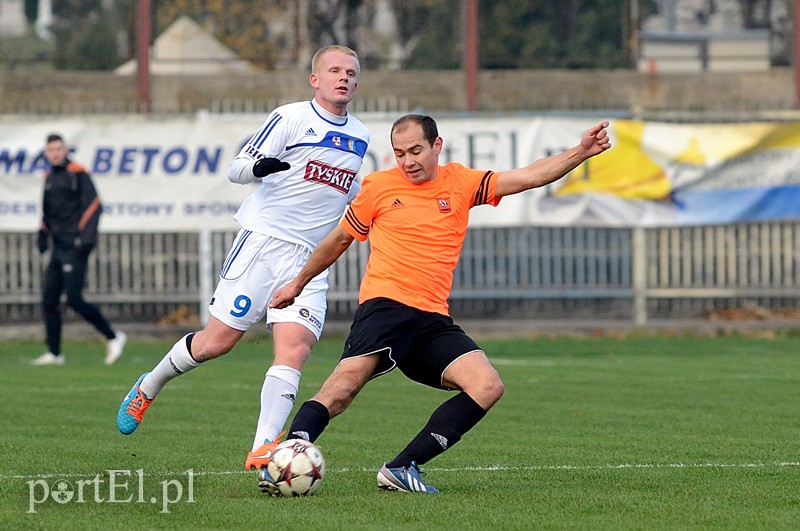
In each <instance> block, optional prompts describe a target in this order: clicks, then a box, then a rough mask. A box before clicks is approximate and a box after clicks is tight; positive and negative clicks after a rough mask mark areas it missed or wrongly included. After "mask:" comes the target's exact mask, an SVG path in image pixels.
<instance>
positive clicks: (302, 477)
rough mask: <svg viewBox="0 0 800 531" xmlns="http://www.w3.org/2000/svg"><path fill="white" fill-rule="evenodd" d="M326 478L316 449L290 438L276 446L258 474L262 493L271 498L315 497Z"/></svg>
mask: <svg viewBox="0 0 800 531" xmlns="http://www.w3.org/2000/svg"><path fill="white" fill-rule="evenodd" d="M324 476H325V459H324V458H323V457H322V452H320V451H319V448H317V447H316V446H314V444H313V443H310V442H308V441H306V440H303V439H289V440H287V441H284V442H282V443H280V444H279V445H278V446H276V447H275V451H274V452H273V453H272V459H271V460H270V462H269V465H267V467H266V468H262V469H261V471H260V472H259V473H258V486H259V487H261V492H264V493H265V494H269V495H271V496H307V495H311V494H314V492H316V490H317V489H318V488H319V487H320V485H322V478H323V477H324Z"/></svg>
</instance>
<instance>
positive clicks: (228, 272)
mask: <svg viewBox="0 0 800 531" xmlns="http://www.w3.org/2000/svg"><path fill="white" fill-rule="evenodd" d="M310 255H311V250H310V249H308V248H307V247H305V246H304V245H299V244H296V243H291V242H287V241H284V240H278V239H276V238H273V237H271V236H265V235H263V234H258V233H257V232H252V231H249V230H246V229H242V230H240V231H239V234H237V236H236V240H234V242H233V246H232V247H231V250H230V252H229V253H228V257H227V258H226V259H225V263H223V264H222V268H221V269H220V273H219V284H217V289H216V290H215V291H214V297H213V298H212V299H211V304H210V305H209V310H210V312H211V315H213V316H214V317H216V318H217V319H219V320H220V321H222V322H223V323H225V324H226V325H228V326H230V327H231V328H235V329H236V330H242V331H245V330H249V329H250V328H251V327H252V326H253V325H255V324H256V323H258V322H259V321H261V320H262V319H263V318H264V316H265V315H266V317H267V330H271V329H272V324H273V323H299V324H301V325H303V326H305V327H306V328H308V329H309V330H311V332H313V333H314V335H315V336H316V337H317V339H319V336H320V333H322V325H323V324H324V323H325V311H326V310H327V307H328V305H327V301H326V299H325V295H326V293H327V291H328V272H327V271H324V272H322V273H320V274H319V275H317V276H316V277H314V279H313V280H311V282H309V283H308V285H307V286H306V287H305V289H303V292H302V293H300V295H299V296H298V297H297V298H296V299H295V301H294V304H292V305H291V306H288V307H286V308H283V309H281V310H279V309H276V308H269V302H270V300H271V299H272V294H273V292H274V291H275V290H277V289H278V288H280V287H282V286H283V285H285V284H286V283H287V282H289V281H290V280H292V279H293V278H294V277H295V276H296V275H297V273H298V272H299V271H300V269H302V267H303V265H305V263H306V261H307V260H308V257H309V256H310Z"/></svg>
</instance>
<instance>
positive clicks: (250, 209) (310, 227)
mask: <svg viewBox="0 0 800 531" xmlns="http://www.w3.org/2000/svg"><path fill="white" fill-rule="evenodd" d="M368 143H369V131H368V130H367V128H366V126H365V125H364V124H363V123H361V122H360V121H359V120H357V119H356V118H354V117H353V116H352V115H350V114H349V113H348V115H347V116H336V115H334V114H331V113H329V112H328V111H326V110H325V109H323V108H322V107H321V106H320V105H319V104H318V103H317V102H316V101H313V100H312V101H304V102H297V103H290V104H288V105H282V106H280V107H278V108H276V109H275V110H274V111H272V112H271V113H270V115H269V116H268V117H267V119H266V121H265V122H264V125H262V126H261V128H260V129H259V130H258V131H257V132H256V134H254V135H253V137H252V138H251V139H250V140H249V141H248V142H247V144H245V145H244V147H243V148H242V150H241V151H240V152H239V154H238V155H237V156H236V158H235V159H234V160H233V162H232V163H231V166H230V168H229V169H228V178H229V179H230V180H231V181H232V182H235V183H241V184H245V183H249V182H252V181H253V180H255V179H254V177H253V164H254V163H255V161H256V160H258V159H260V158H263V157H275V158H277V159H280V160H281V161H283V162H287V163H289V164H290V165H291V168H289V169H288V170H286V171H282V172H277V173H273V174H271V175H267V176H266V177H264V178H263V179H262V180H261V184H260V185H259V186H258V188H256V190H255V191H254V192H253V193H252V194H250V195H249V196H248V197H247V198H246V199H245V200H244V202H243V203H242V205H241V206H240V207H239V211H238V212H237V213H236V215H235V216H234V219H235V220H236V221H237V222H239V224H240V225H241V226H242V227H243V228H245V229H248V230H251V231H253V232H258V233H261V234H266V235H268V236H272V237H274V238H278V239H281V240H285V241H289V242H293V243H299V244H301V245H305V246H307V247H309V248H311V249H313V248H314V247H316V246H317V244H318V243H319V242H320V241H321V240H322V239H323V238H324V237H325V236H327V235H328V233H329V232H330V231H331V230H332V229H333V228H334V227H335V226H336V224H337V223H338V222H339V220H340V219H341V217H342V214H343V213H344V210H345V208H346V207H347V203H348V202H350V201H351V200H352V199H353V197H355V194H356V193H357V192H358V190H359V189H360V187H361V186H360V184H359V183H358V182H357V181H356V174H357V173H358V171H359V170H360V169H361V163H362V161H363V159H364V155H365V154H366V152H367V145H368Z"/></svg>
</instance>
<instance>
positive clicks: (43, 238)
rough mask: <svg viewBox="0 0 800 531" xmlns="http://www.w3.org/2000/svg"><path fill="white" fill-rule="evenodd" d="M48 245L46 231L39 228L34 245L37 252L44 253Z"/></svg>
mask: <svg viewBox="0 0 800 531" xmlns="http://www.w3.org/2000/svg"><path fill="white" fill-rule="evenodd" d="M49 245H50V240H49V238H48V237H47V233H46V232H45V231H44V230H42V229H39V232H38V233H37V234H36V247H38V248H39V252H40V253H44V252H45V251H46V250H47V247H49Z"/></svg>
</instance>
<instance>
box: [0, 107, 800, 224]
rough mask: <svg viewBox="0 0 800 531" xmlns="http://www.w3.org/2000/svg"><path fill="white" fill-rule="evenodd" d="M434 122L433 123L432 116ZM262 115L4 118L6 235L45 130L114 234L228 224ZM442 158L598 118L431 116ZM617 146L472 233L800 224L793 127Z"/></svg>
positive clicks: (648, 138)
mask: <svg viewBox="0 0 800 531" xmlns="http://www.w3.org/2000/svg"><path fill="white" fill-rule="evenodd" d="M434 117H435V118H437V117H436V116H434ZM264 118H265V116H254V115H211V114H203V113H201V114H198V115H196V116H193V117H188V118H187V117H179V118H155V117H140V116H123V117H97V116H95V117H69V118H54V119H50V120H43V119H42V120H40V119H33V120H28V119H26V120H24V121H23V120H21V119H19V118H16V119H15V118H14V117H5V118H2V119H0V230H5V231H28V230H30V231H34V230H35V229H36V227H37V225H38V220H39V216H40V213H39V211H40V203H41V191H42V190H41V187H42V177H43V175H44V173H45V171H46V169H47V163H46V161H45V159H44V158H43V156H42V149H43V147H44V146H43V144H44V140H45V138H46V136H47V135H48V134H49V133H51V132H58V133H60V134H61V135H62V136H64V138H65V139H66V141H67V143H68V144H69V146H70V147H71V150H72V152H71V155H70V157H71V158H72V159H73V160H74V161H76V162H79V163H81V164H83V165H84V166H85V167H86V168H87V169H88V170H89V172H90V174H91V175H92V177H93V179H94V182H95V186H96V187H97V189H98V193H99V194H100V196H101V199H102V202H103V209H104V213H103V216H102V219H101V229H102V230H105V231H112V232H142V231H181V230H187V231H188V230H197V229H200V228H204V229H211V230H217V229H235V228H236V223H235V222H234V221H233V219H232V216H233V214H234V213H235V212H236V209H237V208H238V206H239V204H240V203H241V201H242V200H243V199H244V198H245V197H246V196H247V195H248V194H249V193H250V192H252V191H253V187H254V186H257V185H256V184H252V185H238V184H233V183H231V182H229V181H228V179H227V177H226V171H227V168H228V165H229V164H230V162H231V160H233V158H234V157H235V156H236V154H237V153H238V152H239V149H240V148H241V146H242V145H243V144H244V143H245V142H246V141H247V140H248V139H249V137H250V135H252V134H253V133H254V132H255V131H256V130H257V129H258V128H259V127H260V125H261V123H262V121H263V120H264ZM360 118H361V120H362V121H363V122H364V123H365V124H366V125H367V127H369V129H370V133H371V136H372V140H371V142H370V146H369V149H368V151H367V154H366V157H365V159H364V165H363V167H362V169H361V172H360V173H359V175H358V178H359V179H360V178H363V176H364V175H366V174H367V173H369V172H371V171H374V170H378V169H385V168H389V167H391V166H393V165H394V164H395V161H394V155H393V151H392V147H391V143H390V141H389V131H390V128H391V124H392V122H393V120H394V119H395V118H396V116H392V117H390V118H387V117H385V116H381V115H374V116H373V115H369V114H365V115H363V116H360ZM437 122H438V124H439V132H440V134H441V136H442V137H443V139H444V149H443V152H442V156H441V159H440V161H441V163H445V162H448V161H451V160H454V161H458V162H461V163H463V164H465V165H467V166H470V167H473V168H479V169H487V170H489V169H491V170H495V171H503V170H508V169H512V168H516V167H520V166H524V165H527V164H529V163H531V162H533V161H534V160H537V159H539V158H542V157H545V156H548V155H551V154H554V153H558V152H561V151H564V150H565V149H568V148H570V147H573V146H575V145H576V144H577V143H578V141H579V140H580V137H581V134H582V133H583V131H585V130H586V129H588V128H589V127H591V126H593V125H594V124H595V123H596V122H597V121H596V120H591V119H569V118H550V117H523V116H519V117H481V118H452V117H445V118H437ZM609 133H610V136H611V140H612V146H613V147H612V149H610V150H609V151H607V152H606V153H604V154H602V155H600V156H598V157H595V158H594V159H591V160H589V161H588V162H586V163H584V164H582V165H581V166H579V167H578V168H576V169H575V170H574V171H573V172H572V173H571V174H570V175H568V176H567V177H565V178H564V179H562V180H560V181H558V182H556V183H553V184H551V185H549V186H547V187H544V188H539V189H535V190H530V191H528V192H524V193H522V194H518V195H516V196H510V197H506V198H504V199H503V200H502V202H501V203H500V206H499V207H497V208H492V207H488V206H481V207H478V208H475V209H473V212H472V215H471V218H470V223H471V225H473V226H515V225H529V224H534V225H596V226H633V225H641V226H659V225H686V224H719V223H731V222H737V221H751V220H770V219H787V218H797V217H800V123H798V122H782V123H749V124H667V123H650V122H641V121H632V120H613V121H612V122H611V126H610V128H609Z"/></svg>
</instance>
